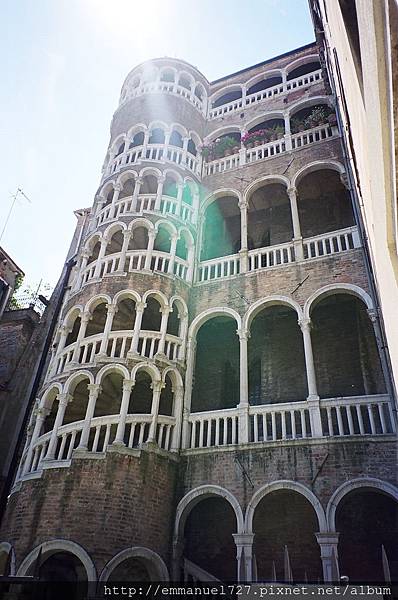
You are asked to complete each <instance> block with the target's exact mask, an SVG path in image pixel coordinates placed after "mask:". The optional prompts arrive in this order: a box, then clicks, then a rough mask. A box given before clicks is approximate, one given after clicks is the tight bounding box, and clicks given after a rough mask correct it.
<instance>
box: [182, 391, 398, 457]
mask: <svg viewBox="0 0 398 600" xmlns="http://www.w3.org/2000/svg"><path fill="white" fill-rule="evenodd" d="M319 404H320V412H321V420H322V435H323V436H328V437H342V436H366V435H392V434H395V431H396V427H395V421H394V417H393V413H392V408H391V402H390V400H389V398H388V396H387V395H375V396H352V397H348V398H331V399H327V400H320V402H319ZM240 419H244V420H246V423H247V425H248V427H240ZM188 427H189V432H188V433H189V435H188V447H189V448H211V447H215V446H228V445H234V444H242V443H257V442H278V441H288V440H303V439H307V438H315V434H314V431H313V426H312V422H311V415H310V408H309V405H308V403H307V401H300V402H289V403H281V404H266V405H259V406H249V408H248V411H247V412H246V413H245V414H242V410H241V409H239V408H230V409H226V410H214V411H208V412H198V413H193V414H191V415H190V416H189V418H188ZM245 430H246V431H248V435H247V438H246V439H245V438H244V436H243V431H245Z"/></svg>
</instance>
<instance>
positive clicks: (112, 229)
mask: <svg viewBox="0 0 398 600" xmlns="http://www.w3.org/2000/svg"><path fill="white" fill-rule="evenodd" d="M126 229H127V225H126V223H123V221H117V222H116V223H111V224H110V225H108V227H107V228H106V229H105V231H104V234H103V235H104V237H105V238H107V239H108V243H109V242H110V240H111V238H112V236H113V235H114V234H115V233H117V232H118V231H125V230H126Z"/></svg>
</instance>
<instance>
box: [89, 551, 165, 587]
mask: <svg viewBox="0 0 398 600" xmlns="http://www.w3.org/2000/svg"><path fill="white" fill-rule="evenodd" d="M128 558H140V559H142V561H143V562H144V564H145V566H146V567H147V568H148V573H149V576H150V578H151V580H152V581H165V582H166V581H169V572H168V570H167V567H166V565H165V563H164V561H163V559H162V558H161V557H160V556H159V554H156V552H154V551H153V550H149V548H143V547H142V546H135V547H131V548H125V549H124V550H121V552H119V553H118V554H116V556H114V557H113V558H111V560H110V561H109V562H107V564H106V565H105V567H104V568H103V569H102V572H101V575H100V578H99V581H100V582H105V581H108V578H109V576H110V575H111V573H112V571H114V570H115V569H116V567H117V566H119V565H120V564H121V563H122V562H123V561H125V560H126V559H128Z"/></svg>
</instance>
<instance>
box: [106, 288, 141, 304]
mask: <svg viewBox="0 0 398 600" xmlns="http://www.w3.org/2000/svg"><path fill="white" fill-rule="evenodd" d="M125 298H131V299H132V300H134V301H135V302H141V296H140V295H139V293H138V292H135V291H134V290H120V292H117V294H115V295H114V296H113V299H112V304H114V305H115V306H116V305H117V303H118V302H120V301H121V300H124V299H125Z"/></svg>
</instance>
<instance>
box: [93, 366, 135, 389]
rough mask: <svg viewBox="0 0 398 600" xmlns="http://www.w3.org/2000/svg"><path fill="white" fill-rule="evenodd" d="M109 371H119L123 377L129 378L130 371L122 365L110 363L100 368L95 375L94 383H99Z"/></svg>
mask: <svg viewBox="0 0 398 600" xmlns="http://www.w3.org/2000/svg"><path fill="white" fill-rule="evenodd" d="M110 373H119V375H121V376H122V377H123V378H124V379H130V373H129V371H128V369H127V368H126V367H125V366H124V365H118V364H112V365H105V366H104V367H102V369H100V370H99V371H98V373H97V375H96V378H95V383H99V384H101V382H102V380H103V379H104V377H106V376H107V375H109V374H110Z"/></svg>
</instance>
